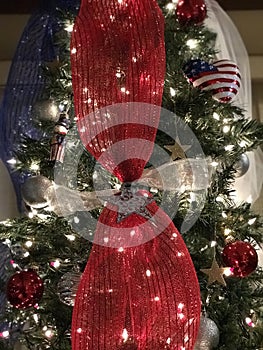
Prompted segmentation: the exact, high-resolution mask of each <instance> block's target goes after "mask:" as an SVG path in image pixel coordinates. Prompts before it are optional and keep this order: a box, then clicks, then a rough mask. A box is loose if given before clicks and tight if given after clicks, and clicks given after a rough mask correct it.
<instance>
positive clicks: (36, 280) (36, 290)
mask: <svg viewBox="0 0 263 350" xmlns="http://www.w3.org/2000/svg"><path fill="white" fill-rule="evenodd" d="M43 291H44V285H43V281H42V279H41V278H40V277H39V276H38V274H37V273H36V272H35V271H33V270H31V269H29V270H26V271H19V272H16V273H15V274H14V275H13V276H12V277H11V278H10V279H9V281H8V284H7V291H6V294H7V299H8V301H9V302H10V304H11V305H13V306H14V307H15V308H17V309H27V308H29V307H32V306H34V305H35V304H37V303H38V302H39V301H40V299H41V298H42V295H43Z"/></svg>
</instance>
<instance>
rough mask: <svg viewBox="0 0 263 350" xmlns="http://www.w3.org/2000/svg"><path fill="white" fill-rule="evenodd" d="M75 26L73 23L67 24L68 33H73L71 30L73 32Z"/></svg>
mask: <svg viewBox="0 0 263 350" xmlns="http://www.w3.org/2000/svg"><path fill="white" fill-rule="evenodd" d="M73 27H74V24H73V23H67V24H66V26H65V31H66V32H68V33H71V32H73Z"/></svg>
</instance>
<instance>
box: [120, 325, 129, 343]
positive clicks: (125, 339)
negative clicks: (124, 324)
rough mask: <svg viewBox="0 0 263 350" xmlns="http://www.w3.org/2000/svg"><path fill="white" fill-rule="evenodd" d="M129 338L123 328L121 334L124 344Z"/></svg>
mask: <svg viewBox="0 0 263 350" xmlns="http://www.w3.org/2000/svg"><path fill="white" fill-rule="evenodd" d="M128 338H129V334H128V331H127V329H126V328H124V330H123V332H122V339H123V341H124V343H125V342H126V341H127V340H128Z"/></svg>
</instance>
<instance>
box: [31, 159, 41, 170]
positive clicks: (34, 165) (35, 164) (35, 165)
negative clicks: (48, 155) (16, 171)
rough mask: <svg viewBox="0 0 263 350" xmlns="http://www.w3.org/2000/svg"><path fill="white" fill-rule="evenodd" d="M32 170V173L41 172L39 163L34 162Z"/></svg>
mask: <svg viewBox="0 0 263 350" xmlns="http://www.w3.org/2000/svg"><path fill="white" fill-rule="evenodd" d="M29 168H30V170H32V171H39V170H40V166H39V163H37V162H35V161H34V162H32V163H31V165H30V167H29Z"/></svg>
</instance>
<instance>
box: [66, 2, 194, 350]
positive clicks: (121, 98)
mask: <svg viewBox="0 0 263 350" xmlns="http://www.w3.org/2000/svg"><path fill="white" fill-rule="evenodd" d="M71 60H72V78H73V88H74V98H75V109H76V115H77V118H78V128H79V133H80V136H81V139H82V142H83V143H84V145H85V147H86V148H87V150H88V151H89V152H90V153H91V154H93V155H94V156H95V158H96V159H97V160H99V161H100V163H101V164H102V165H103V166H104V167H105V168H106V169H107V170H109V171H110V172H111V173H112V174H114V175H115V176H117V177H118V178H119V180H121V181H122V182H123V183H128V182H133V181H135V180H136V179H138V178H140V176H141V175H142V171H143V169H144V167H145V164H146V163H147V161H148V160H149V158H150V155H151V153H152V149H153V146H154V140H155V136H156V131H157V127H158V121H159V117H160V113H157V112H156V111H158V106H160V105H161V101H162V93H163V82H164V74H165V49H164V19H163V16H162V14H161V11H160V9H159V7H158V6H157V4H156V1H155V0H83V1H82V5H81V9H80V13H79V16H78V17H77V20H76V23H75V27H74V31H73V36H72V45H71ZM130 102H140V103H141V105H142V107H141V109H140V112H139V110H138V109H136V108H134V107H132V105H131V104H129V103H130ZM120 103H122V105H121V108H120V109H119V110H118V106H119V105H118V104H120ZM111 105H113V106H111ZM115 105H116V106H117V107H116V109H115V113H113V112H112V109H111V108H112V107H113V109H114V106H115ZM108 106H111V107H109V108H108ZM107 108H108V109H107ZM118 111H119V112H118ZM142 111H143V113H142ZM107 113H109V116H108V117H109V118H108V119H107ZM107 120H108V122H107ZM116 145H117V151H116V147H115V146H116ZM136 196H137V197H136ZM145 196H146V197H147V198H149V202H148V203H147V204H146V205H145V210H146V211H147V213H148V214H150V215H152V216H153V218H154V220H149V219H147V218H146V217H145V216H143V215H141V213H138V212H136V211H134V212H133V213H131V214H130V215H128V216H127V217H125V218H124V219H123V220H121V221H119V220H118V216H119V213H118V208H117V206H116V205H115V204H116V203H115V204H114V203H108V204H107V207H106V208H104V209H103V211H102V213H101V215H100V218H99V221H98V225H97V229H96V232H95V242H96V244H94V245H93V248H92V251H91V253H90V257H89V261H88V263H87V266H86V269H85V272H84V274H83V277H82V279H81V282H80V286H79V289H78V293H77V297H76V301H75V306H74V312H73V319H72V349H73V350H87V349H90V350H116V349H118V350H121V349H123V350H124V349H126V350H128V349H129V350H135V349H137V350H146V349H147V350H157V349H158V350H161V349H173V350H175V349H176V350H183V349H185V350H191V349H193V347H194V342H195V338H196V335H197V331H198V326H199V318H200V295H199V285H198V281H197V278H196V274H195V270H194V267H193V264H192V261H191V258H190V255H189V253H188V250H187V248H186V246H185V244H184V242H183V239H182V238H181V236H180V234H179V232H178V231H177V229H176V228H175V226H174V225H173V223H172V221H171V219H170V218H169V217H168V216H167V215H166V214H165V213H164V212H163V211H162V210H161V209H160V208H158V206H157V205H156V203H155V202H154V201H151V200H150V194H149V193H147V192H145V191H138V192H137V193H136V194H135V200H136V198H137V199H138V200H140V199H141V198H144V197H145ZM126 232H128V233H129V234H127V235H126V236H125V234H126ZM122 233H123V235H122ZM105 238H107V240H105ZM123 238H125V246H124V247H123V246H122V241H121V240H122V239H123ZM146 241H147V242H146ZM102 242H104V245H100V244H97V243H102ZM143 242H146V243H144V244H141V243H143Z"/></svg>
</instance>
